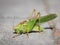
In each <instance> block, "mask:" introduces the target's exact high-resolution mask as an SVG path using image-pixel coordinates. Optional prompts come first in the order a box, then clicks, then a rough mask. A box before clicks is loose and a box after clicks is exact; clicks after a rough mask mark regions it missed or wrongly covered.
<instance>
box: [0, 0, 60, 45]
mask: <svg viewBox="0 0 60 45" xmlns="http://www.w3.org/2000/svg"><path fill="white" fill-rule="evenodd" d="M48 3H49V6H50V13H57V15H58V17H57V18H56V19H55V20H54V22H55V23H56V27H57V28H59V29H60V21H59V19H60V10H59V9H60V0H48ZM34 8H35V9H36V10H37V11H39V12H41V16H43V15H45V14H46V11H45V8H44V5H43V1H42V0H0V24H2V25H0V45H55V43H56V42H55V40H54V36H53V34H52V33H53V32H52V31H51V30H49V29H48V30H45V31H44V32H43V33H30V34H29V38H28V37H27V35H26V34H22V35H20V36H18V37H16V38H12V36H14V34H13V30H12V27H13V24H14V26H15V25H17V24H18V23H19V22H21V21H23V20H26V19H27V18H28V17H30V15H31V11H32V9H34ZM14 17H15V19H14ZM4 25H5V26H4ZM6 25H7V26H8V27H7V26H6ZM42 26H43V27H47V26H48V24H43V25H42ZM9 27H11V28H9ZM58 32H59V31H57V32H56V33H55V34H56V35H58V34H60V33H58ZM57 33H58V34H57ZM55 38H56V39H58V43H59V45H60V35H58V36H56V37H55Z"/></svg>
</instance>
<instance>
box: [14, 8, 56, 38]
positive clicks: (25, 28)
mask: <svg viewBox="0 0 60 45" xmlns="http://www.w3.org/2000/svg"><path fill="white" fill-rule="evenodd" d="M33 14H34V17H32V16H31V17H30V18H29V19H27V20H25V21H22V22H20V23H19V24H18V25H16V26H15V27H14V28H13V29H14V31H15V33H16V35H15V36H13V38H14V37H16V36H18V35H20V34H25V33H26V34H27V35H28V33H29V32H32V31H33V30H35V31H37V30H38V32H43V30H44V28H42V27H41V26H40V25H41V24H43V23H45V22H48V21H50V20H52V19H55V18H56V17H57V15H56V14H48V15H46V16H42V17H41V14H40V12H36V10H35V9H34V10H33Z"/></svg>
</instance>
